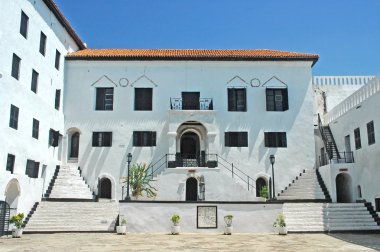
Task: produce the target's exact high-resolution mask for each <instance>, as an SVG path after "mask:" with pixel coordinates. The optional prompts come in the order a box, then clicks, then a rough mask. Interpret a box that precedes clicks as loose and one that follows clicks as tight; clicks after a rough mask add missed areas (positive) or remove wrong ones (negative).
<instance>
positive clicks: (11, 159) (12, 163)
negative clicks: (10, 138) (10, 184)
mask: <svg viewBox="0 0 380 252" xmlns="http://www.w3.org/2000/svg"><path fill="white" fill-rule="evenodd" d="M15 159H16V157H15V155H12V154H8V158H7V168H6V170H7V171H10V172H11V173H12V174H13V171H14V168H15Z"/></svg>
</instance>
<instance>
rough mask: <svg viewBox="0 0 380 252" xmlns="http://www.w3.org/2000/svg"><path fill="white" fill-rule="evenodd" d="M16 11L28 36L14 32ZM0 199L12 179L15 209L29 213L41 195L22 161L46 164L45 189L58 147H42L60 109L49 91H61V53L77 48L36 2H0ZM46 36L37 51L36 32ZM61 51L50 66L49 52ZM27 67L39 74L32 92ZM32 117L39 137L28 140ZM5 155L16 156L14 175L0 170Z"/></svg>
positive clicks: (59, 123)
mask: <svg viewBox="0 0 380 252" xmlns="http://www.w3.org/2000/svg"><path fill="white" fill-rule="evenodd" d="M21 11H24V12H25V14H26V15H27V16H28V17H29V23H28V35H27V39H25V38H24V37H23V36H22V35H21V34H20V32H19V30H20V19H21ZM0 24H1V26H0V74H1V77H0V88H1V92H0V117H1V123H0V129H1V130H0V132H1V133H0V139H2V144H1V146H0V200H3V199H5V195H4V193H5V187H6V186H7V184H8V182H9V181H10V179H12V178H17V179H18V180H19V182H20V186H21V195H20V197H21V199H20V201H19V202H20V204H19V211H20V212H25V213H27V212H29V211H30V208H31V206H32V205H33V203H34V202H36V201H39V200H40V198H41V194H42V186H43V181H42V179H40V178H39V179H31V178H28V177H26V176H25V175H24V174H25V168H26V161H27V159H31V160H35V161H37V162H40V175H39V177H41V170H42V165H47V175H46V177H47V179H46V183H45V188H47V186H48V184H49V181H50V178H51V176H52V174H53V173H54V170H55V166H56V165H57V164H60V160H59V148H53V147H49V146H48V135H49V129H50V128H52V129H55V130H59V131H60V132H63V123H64V120H63V117H64V116H63V113H62V100H63V98H62V97H61V108H60V110H59V111H57V110H56V109H55V108H54V102H55V90H56V89H61V90H62V91H61V92H63V87H64V85H63V83H64V71H65V64H64V55H65V54H66V53H67V52H72V51H75V50H77V49H78V47H77V45H76V44H75V43H74V42H73V40H72V38H71V37H70V36H69V35H68V33H67V32H66V30H65V29H64V28H63V27H62V26H61V25H60V24H59V22H58V20H57V19H56V17H55V16H54V14H53V13H51V12H50V10H49V9H48V7H47V6H46V5H45V4H44V3H43V1H42V0H37V1H26V0H12V1H1V2H0ZM41 31H42V32H44V33H45V35H46V36H47V42H46V54H45V56H43V55H42V54H40V52H39V44H40V33H41ZM56 49H58V50H59V51H60V53H61V60H60V69H59V70H57V69H55V66H54V62H55V52H56ZM13 53H15V54H17V55H18V56H19V57H20V58H21V68H20V78H19V80H16V79H15V78H13V77H12V76H11V69H12V57H13ZM32 69H35V70H36V71H37V72H38V73H39V80H38V91H37V94H35V93H33V92H32V91H31V77H32ZM11 104H13V105H15V106H17V107H18V108H19V125H18V130H14V129H12V128H10V127H9V114H10V106H11ZM33 118H35V119H37V120H39V122H40V127H39V139H38V140H37V139H34V138H32V123H33ZM8 153H10V154H13V155H15V156H16V159H15V168H14V174H10V172H6V171H5V167H6V162H7V155H8Z"/></svg>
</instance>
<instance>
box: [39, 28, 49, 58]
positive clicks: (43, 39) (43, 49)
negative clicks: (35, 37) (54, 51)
mask: <svg viewBox="0 0 380 252" xmlns="http://www.w3.org/2000/svg"><path fill="white" fill-rule="evenodd" d="M46 39H47V38H46V35H45V34H44V33H43V32H41V35H40V53H41V54H42V55H43V56H45V53H46Z"/></svg>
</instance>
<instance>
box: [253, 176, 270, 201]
mask: <svg viewBox="0 0 380 252" xmlns="http://www.w3.org/2000/svg"><path fill="white" fill-rule="evenodd" d="M264 186H268V183H267V181H266V179H265V178H263V177H260V178H258V179H256V197H260V192H261V190H262V188H263V187H264ZM268 189H269V188H268ZM268 193H269V191H268ZM268 197H269V195H268Z"/></svg>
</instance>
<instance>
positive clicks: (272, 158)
mask: <svg viewBox="0 0 380 252" xmlns="http://www.w3.org/2000/svg"><path fill="white" fill-rule="evenodd" d="M269 161H270V163H271V165H272V183H273V187H272V188H273V193H272V194H273V197H272V199H275V198H276V191H275V188H274V169H273V165H274V162H275V161H276V158H275V157H274V155H273V154H272V155H270V156H269Z"/></svg>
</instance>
